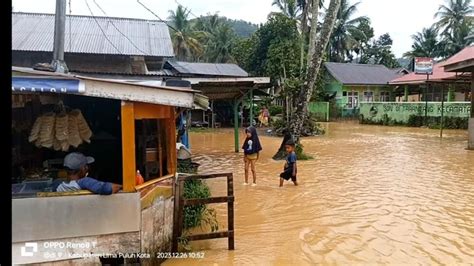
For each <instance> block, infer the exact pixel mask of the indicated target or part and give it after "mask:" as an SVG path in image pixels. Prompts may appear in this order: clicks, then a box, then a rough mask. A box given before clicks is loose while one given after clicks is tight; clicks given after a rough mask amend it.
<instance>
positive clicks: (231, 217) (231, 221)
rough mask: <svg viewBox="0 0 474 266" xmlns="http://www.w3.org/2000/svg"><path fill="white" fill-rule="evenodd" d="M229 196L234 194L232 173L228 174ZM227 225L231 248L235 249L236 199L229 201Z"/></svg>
mask: <svg viewBox="0 0 474 266" xmlns="http://www.w3.org/2000/svg"><path fill="white" fill-rule="evenodd" d="M227 196H228V197H233V196H234V179H233V176H232V174H228V175H227ZM227 227H228V229H227V230H228V231H229V235H228V245H229V250H234V248H235V247H234V201H228V202H227Z"/></svg>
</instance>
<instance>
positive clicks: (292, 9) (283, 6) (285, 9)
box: [272, 0, 302, 19]
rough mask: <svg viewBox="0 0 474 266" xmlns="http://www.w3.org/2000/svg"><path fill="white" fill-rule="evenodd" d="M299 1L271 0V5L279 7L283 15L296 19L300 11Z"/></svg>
mask: <svg viewBox="0 0 474 266" xmlns="http://www.w3.org/2000/svg"><path fill="white" fill-rule="evenodd" d="M300 4H302V3H301V1H298V0H273V2H272V5H273V6H276V7H278V8H279V9H280V11H281V12H282V13H283V15H285V16H287V17H289V18H291V19H296V18H297V17H298V16H299V13H300V11H301V6H300Z"/></svg>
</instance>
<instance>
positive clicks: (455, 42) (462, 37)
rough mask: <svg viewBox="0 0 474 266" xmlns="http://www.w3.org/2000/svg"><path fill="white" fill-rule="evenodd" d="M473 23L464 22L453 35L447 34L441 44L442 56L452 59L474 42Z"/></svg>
mask: <svg viewBox="0 0 474 266" xmlns="http://www.w3.org/2000/svg"><path fill="white" fill-rule="evenodd" d="M473 34H474V27H473V23H472V22H471V21H468V20H464V21H463V23H462V24H461V25H460V26H459V27H458V29H457V30H456V31H455V32H454V33H453V34H446V35H444V36H443V39H442V40H441V42H440V47H441V48H442V53H441V56H443V57H450V56H452V55H454V54H456V53H457V52H459V51H461V50H462V49H463V48H464V47H466V46H469V45H471V44H472V43H473V42H474V35H473Z"/></svg>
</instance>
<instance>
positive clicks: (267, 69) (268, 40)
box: [234, 13, 299, 83]
mask: <svg viewBox="0 0 474 266" xmlns="http://www.w3.org/2000/svg"><path fill="white" fill-rule="evenodd" d="M298 41H299V40H298V30H297V26H296V21H295V20H294V19H291V18H288V17H286V16H285V15H283V14H281V13H273V14H271V15H270V17H269V18H268V21H267V23H265V24H264V25H262V26H261V27H260V28H259V29H258V30H257V32H255V34H254V36H252V38H251V40H248V41H239V42H240V44H238V45H237V47H238V48H236V49H237V51H240V53H239V55H237V56H236V58H237V62H240V63H243V64H242V65H244V66H246V67H247V69H246V70H247V71H249V72H250V73H251V74H253V75H268V76H270V77H271V79H272V81H273V82H275V83H276V82H277V81H278V80H280V79H281V78H283V77H285V75H286V77H290V76H296V75H298V72H299V69H298V66H299V55H296V54H295V53H298V52H299V50H298V44H299V42H298ZM249 44H251V45H253V47H252V48H250V47H249ZM295 47H296V48H295ZM295 49H296V50H295ZM249 50H251V51H250V53H248V56H247V55H241V53H242V52H245V51H247V52H248V51H249ZM234 54H236V53H234ZM242 59H244V60H248V61H247V62H242V61H243V60H242ZM295 66H296V67H295Z"/></svg>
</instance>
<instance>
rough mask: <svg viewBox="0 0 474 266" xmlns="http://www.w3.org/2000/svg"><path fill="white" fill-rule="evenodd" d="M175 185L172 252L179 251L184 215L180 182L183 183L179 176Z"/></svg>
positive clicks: (174, 182) (175, 180)
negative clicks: (181, 219) (181, 222)
mask: <svg viewBox="0 0 474 266" xmlns="http://www.w3.org/2000/svg"><path fill="white" fill-rule="evenodd" d="M173 180H174V181H173V187H174V208H173V239H172V244H171V252H177V251H178V243H179V241H178V240H179V238H180V237H181V226H182V224H180V217H182V216H184V213H183V212H182V204H180V201H181V197H182V190H181V186H180V184H181V183H182V182H181V181H179V179H178V178H174V179H173Z"/></svg>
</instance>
